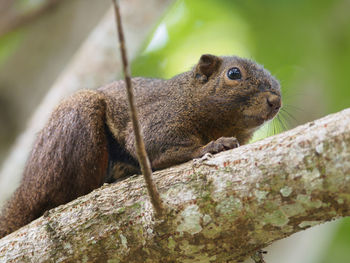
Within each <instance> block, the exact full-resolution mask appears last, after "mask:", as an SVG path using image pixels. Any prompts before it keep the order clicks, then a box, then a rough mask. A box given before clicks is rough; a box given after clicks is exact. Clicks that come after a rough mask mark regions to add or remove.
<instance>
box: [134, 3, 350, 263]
mask: <svg viewBox="0 0 350 263" xmlns="http://www.w3.org/2000/svg"><path fill="white" fill-rule="evenodd" d="M349 11H350V1H348V0H334V1H329V0H309V1H304V0H294V1H292V0H265V1H252V0H246V1H243V0H178V1H177V2H176V3H175V4H174V6H173V7H172V8H171V9H170V10H169V11H168V13H167V14H166V15H165V16H164V18H163V19H162V20H161V21H160V24H159V26H158V27H157V28H156V29H155V31H154V33H153V34H152V36H151V37H150V39H149V40H148V41H147V43H146V44H145V48H144V50H143V52H142V53H141V54H140V56H139V58H138V59H137V60H136V61H134V63H133V65H132V72H133V75H134V76H140V75H142V76H148V77H162V78H169V77H172V76H173V75H175V74H178V73H180V72H183V71H186V70H189V69H190V68H191V67H192V66H193V65H194V64H195V63H196V62H197V61H198V59H199V57H200V55H201V54H203V53H213V54H216V55H239V56H243V57H248V58H252V59H254V60H256V61H258V62H259V63H260V64H263V65H264V66H265V67H266V68H267V69H269V70H270V71H271V73H272V74H273V75H275V76H276V77H277V78H278V79H279V80H280V82H281V85H282V91H283V101H284V105H285V108H286V110H287V111H288V114H284V119H285V120H286V121H287V122H289V124H290V126H294V125H297V124H300V123H303V122H306V121H308V120H313V119H316V118H319V117H322V116H324V115H326V114H328V113H331V112H336V111H339V110H342V109H344V108H347V107H350V88H349V84H350V15H349ZM296 109H297V110H296ZM289 114H291V115H294V116H295V117H291V116H290V115H289ZM279 131H281V127H277V132H279ZM275 132H276V131H274V132H273V131H271V127H268V126H265V127H263V129H262V130H260V132H259V133H258V135H257V137H255V139H259V138H261V137H265V136H267V135H269V134H271V133H275ZM348 221H349V220H344V221H343V222H342V223H341V224H340V227H339V230H338V232H337V233H336V235H335V237H334V241H333V242H331V245H330V247H329V249H328V250H326V251H324V256H323V260H322V261H321V262H320V263H345V262H350V253H348V252H347V249H348V248H349V247H350V238H349V237H350V224H349V223H350V222H348Z"/></svg>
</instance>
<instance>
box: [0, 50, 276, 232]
mask: <svg viewBox="0 0 350 263" xmlns="http://www.w3.org/2000/svg"><path fill="white" fill-rule="evenodd" d="M132 84H133V89H134V93H135V97H136V105H137V109H138V113H139V122H140V127H141V130H142V133H143V136H144V142H145V147H146V151H147V153H148V156H149V159H150V162H151V166H152V169H153V170H159V169H163V168H166V167H170V166H172V165H175V164H179V163H183V162H186V161H188V160H191V159H195V158H199V157H201V156H203V155H204V154H206V153H218V152H220V151H224V150H227V149H232V148H235V147H237V146H238V145H242V144H245V143H247V142H248V141H249V139H250V138H251V137H252V135H253V133H254V132H255V131H256V130H257V129H258V128H259V127H260V126H261V125H262V124H263V123H264V122H266V121H268V120H271V119H272V118H273V117H274V116H275V115H276V114H277V113H278V111H279V109H280V107H281V104H282V102H281V91H280V85H279V82H278V81H277V80H276V79H275V78H274V77H273V76H271V74H270V73H269V72H268V71H267V70H266V69H264V68H263V67H262V66H260V65H258V64H257V63H255V62H254V61H251V60H248V59H244V58H240V57H237V56H222V57H219V56H215V55H209V54H205V55H202V56H201V57H200V60H199V62H198V63H197V65H195V66H194V67H193V69H192V70H190V71H188V72H184V73H181V74H179V75H177V76H175V77H173V78H171V79H168V80H164V79H147V78H142V77H137V78H133V79H132ZM135 173H140V168H139V165H138V161H137V158H136V150H135V143H134V133H133V129H132V124H131V121H130V118H129V112H128V104H127V100H126V91H125V85H124V81H122V80H120V81H116V82H113V83H111V84H108V85H105V86H103V87H101V88H99V89H96V90H82V91H78V92H77V93H75V94H73V95H72V96H71V97H69V98H67V99H65V100H63V101H62V102H61V103H60V104H59V105H58V106H57V107H56V109H55V110H54V111H53V113H52V114H51V117H50V118H49V120H48V122H47V124H46V126H45V127H44V128H43V129H42V130H41V132H40V133H39V134H38V137H37V139H36V141H35V143H34V146H33V149H32V151H31V154H30V156H29V158H28V160H27V163H26V166H25V169H24V172H23V178H22V180H21V183H20V186H19V187H18V188H17V190H16V191H15V193H14V194H13V196H12V197H11V198H10V199H9V201H8V202H7V204H6V205H5V207H4V209H3V211H2V215H1V216H0V238H1V237H3V236H5V235H7V234H9V233H11V232H13V231H15V230H17V229H18V228H20V227H22V226H23V225H25V224H27V223H29V222H31V221H32V220H34V219H36V218H38V217H40V216H41V215H42V214H43V213H44V212H45V211H46V210H49V209H51V208H54V207H57V206H58V205H61V204H65V203H67V202H69V201H71V200H73V199H75V198H77V197H79V196H82V195H85V194H87V193H89V192H91V191H92V190H94V189H96V188H98V187H100V186H101V185H102V184H103V183H105V182H109V183H111V182H113V181H115V180H120V178H124V177H126V176H130V175H133V174H135Z"/></svg>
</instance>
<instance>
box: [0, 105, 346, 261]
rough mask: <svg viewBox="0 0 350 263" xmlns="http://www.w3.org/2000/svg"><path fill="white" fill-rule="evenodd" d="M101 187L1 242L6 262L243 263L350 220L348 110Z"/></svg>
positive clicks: (0, 258) (2, 258)
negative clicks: (161, 212) (154, 194)
mask: <svg viewBox="0 0 350 263" xmlns="http://www.w3.org/2000/svg"><path fill="white" fill-rule="evenodd" d="M154 179H155V181H156V183H157V185H158V187H159V190H160V194H161V196H162V198H163V200H164V202H166V204H167V205H168V206H169V207H170V208H172V210H171V211H170V213H169V214H168V215H167V217H166V218H165V219H164V220H161V221H160V220H156V219H155V217H154V214H153V209H152V206H151V204H150V202H149V198H148V196H147V194H146V187H145V185H144V182H143V179H142V177H140V176H134V177H131V178H128V179H126V180H124V181H121V182H118V183H117V184H114V185H105V186H103V187H101V188H100V189H97V190H95V191H93V192H92V193H90V194H89V195H86V196H83V197H81V198H79V199H77V200H74V201H73V202H71V203H69V204H66V205H63V206H60V207H57V208H55V209H52V210H50V211H49V213H47V214H45V216H43V217H41V218H39V219H37V220H35V221H34V222H32V223H31V224H29V225H27V226H25V227H23V228H21V229H20V230H18V231H16V232H14V233H12V234H10V235H9V236H7V237H5V238H3V239H1V240H0V261H6V262H26V261H28V262H49V261H52V260H53V261H58V260H59V261H63V262H102V261H106V262H107V260H110V261H109V262H199V261H200V260H203V261H204V262H237V261H240V260H243V259H245V258H246V257H247V256H249V255H251V254H252V253H254V252H256V251H257V250H259V249H261V248H263V247H265V246H267V245H269V244H270V243H272V242H273V241H275V240H278V239H281V238H284V237H286V236H289V235H291V234H293V233H295V232H298V231H301V230H304V229H306V228H309V227H311V226H313V225H317V224H320V223H323V222H326V221H329V220H333V219H335V218H338V217H343V216H348V215H349V214H350V109H347V110H344V111H342V112H340V113H337V114H333V115H329V116H327V117H325V118H323V119H320V120H317V121H315V122H312V123H308V124H305V125H302V126H299V127H297V128H295V129H293V130H290V131H288V132H285V133H283V134H280V135H277V136H274V137H270V138H267V139H264V140H262V141H259V142H256V143H254V144H251V145H245V146H241V147H239V148H237V149H234V150H231V151H226V152H223V153H220V154H218V155H216V156H214V157H212V158H209V159H207V160H201V161H198V160H197V161H194V162H193V161H190V162H188V163H185V164H182V165H179V166H176V167H172V168H169V169H166V170H163V171H159V172H156V173H154Z"/></svg>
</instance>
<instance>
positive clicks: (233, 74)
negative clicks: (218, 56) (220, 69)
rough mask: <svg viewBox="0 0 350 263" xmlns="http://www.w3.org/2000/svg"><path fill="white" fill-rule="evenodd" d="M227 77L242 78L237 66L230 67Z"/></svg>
mask: <svg viewBox="0 0 350 263" xmlns="http://www.w3.org/2000/svg"><path fill="white" fill-rule="evenodd" d="M227 77H228V78H229V79H233V80H236V79H241V78H242V74H241V71H240V70H239V68H230V69H229V70H228V71H227Z"/></svg>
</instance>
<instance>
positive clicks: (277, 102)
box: [266, 94, 281, 111]
mask: <svg viewBox="0 0 350 263" xmlns="http://www.w3.org/2000/svg"><path fill="white" fill-rule="evenodd" d="M266 101H267V104H268V105H269V107H270V108H271V110H273V111H278V110H279V108H281V97H280V96H278V95H275V94H269V95H268V96H267V98H266Z"/></svg>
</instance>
